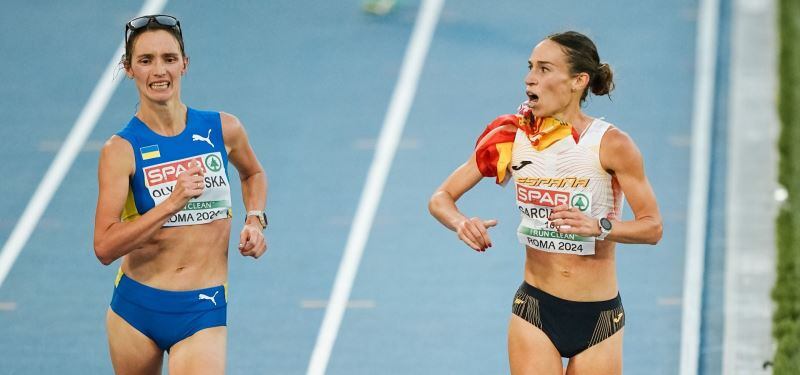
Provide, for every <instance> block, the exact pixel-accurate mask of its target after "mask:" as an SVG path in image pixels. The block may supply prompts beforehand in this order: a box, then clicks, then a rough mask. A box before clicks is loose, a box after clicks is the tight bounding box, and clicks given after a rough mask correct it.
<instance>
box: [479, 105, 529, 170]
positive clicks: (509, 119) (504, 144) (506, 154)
mask: <svg viewBox="0 0 800 375" xmlns="http://www.w3.org/2000/svg"><path fill="white" fill-rule="evenodd" d="M517 116H518V115H502V116H500V117H498V118H496V119H494V121H492V122H491V123H490V124H489V126H487V127H486V130H484V131H483V134H481V136H480V137H478V141H477V142H475V162H476V163H478V169H479V170H480V171H481V174H482V175H483V177H496V179H495V182H496V183H497V184H500V185H502V184H505V183H506V177H507V175H506V171H507V170H508V164H509V163H511V148H512V146H514V137H516V135H517V128H519V117H517Z"/></svg>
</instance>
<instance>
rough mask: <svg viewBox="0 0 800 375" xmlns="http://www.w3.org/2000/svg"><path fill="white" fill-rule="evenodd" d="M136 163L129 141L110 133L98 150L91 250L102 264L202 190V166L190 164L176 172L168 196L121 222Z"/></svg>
mask: <svg viewBox="0 0 800 375" xmlns="http://www.w3.org/2000/svg"><path fill="white" fill-rule="evenodd" d="M135 164H136V162H135V161H134V156H133V148H132V147H131V144H130V143H128V141H126V140H124V139H122V138H120V137H118V136H113V137H111V139H109V140H108V142H106V144H105V145H104V146H103V149H102V150H101V151H100V163H99V166H98V168H97V179H98V184H99V188H98V195H97V208H96V211H95V216H94V253H95V255H96V256H97V259H99V260H100V262H101V263H103V264H105V265H109V264H111V263H112V262H113V261H114V260H116V259H117V258H120V257H122V256H123V255H125V254H128V253H130V252H131V251H133V250H136V249H137V248H139V247H141V246H142V245H143V244H144V243H146V242H147V241H149V240H150V239H152V237H153V235H154V234H155V233H156V232H157V231H158V229H160V228H161V226H162V225H164V223H165V222H166V221H167V220H168V219H169V218H170V217H171V216H172V215H174V214H175V213H176V212H178V211H180V210H181V209H182V208H183V206H185V205H186V203H187V202H188V201H189V199H191V198H192V197H196V196H199V195H200V194H201V193H202V192H203V188H202V185H203V176H202V169H200V168H199V167H194V168H190V169H188V170H187V171H186V172H184V173H182V174H181V175H180V176H178V180H177V181H176V183H175V188H174V189H173V191H172V194H171V195H170V197H169V198H167V200H165V201H164V202H163V203H161V204H159V205H157V206H155V207H153V208H152V209H151V210H149V211H147V212H146V213H145V214H144V215H142V216H140V217H139V218H137V219H136V220H133V221H129V222H121V221H120V214H121V213H122V209H123V207H124V206H125V201H126V199H127V197H128V189H129V179H130V177H131V176H133V171H134V168H135ZM198 185H200V187H199V188H198V187H197V186H198Z"/></svg>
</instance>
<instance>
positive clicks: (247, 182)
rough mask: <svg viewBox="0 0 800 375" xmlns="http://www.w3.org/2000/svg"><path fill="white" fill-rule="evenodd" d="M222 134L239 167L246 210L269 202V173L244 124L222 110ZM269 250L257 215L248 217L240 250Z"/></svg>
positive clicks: (256, 253) (250, 253)
mask: <svg viewBox="0 0 800 375" xmlns="http://www.w3.org/2000/svg"><path fill="white" fill-rule="evenodd" d="M220 117H221V119H222V134H223V137H224V138H225V148H226V149H227V151H228V160H229V161H230V162H231V164H233V166H234V167H236V170H237V171H238V172H239V178H240V179H241V183H242V200H243V201H244V207H245V209H246V210H248V211H250V210H263V209H265V207H266V203H267V174H266V173H265V172H264V168H262V167H261V163H259V162H258V158H257V157H256V154H255V152H254V151H253V147H252V146H250V141H249V140H248V138H247V133H246V132H245V130H244V126H242V123H241V122H240V121H239V119H238V118H236V116H233V115H231V114H228V113H220ZM266 250H267V243H266V240H265V239H264V233H263V231H262V229H261V224H260V223H259V222H258V218H257V217H253V216H251V217H248V218H247V220H246V221H245V225H244V228H243V229H242V231H241V232H240V233H239V251H240V252H241V253H242V255H244V256H252V257H253V258H258V257H260V256H261V255H262V254H264V252H265V251H266Z"/></svg>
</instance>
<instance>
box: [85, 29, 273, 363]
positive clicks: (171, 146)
mask: <svg viewBox="0 0 800 375" xmlns="http://www.w3.org/2000/svg"><path fill="white" fill-rule="evenodd" d="M188 64H189V59H188V57H187V56H186V53H185V51H184V44H183V35H182V32H181V27H180V23H179V22H178V20H177V19H175V18H174V17H172V16H168V15H151V16H144V17H138V18H134V19H133V20H131V21H130V22H128V23H127V24H126V26H125V55H124V56H123V58H122V65H123V67H124V69H125V73H126V75H127V76H128V78H130V79H132V80H133V82H134V83H135V84H136V88H137V90H138V92H139V110H138V111H137V112H136V114H135V115H134V116H133V118H132V119H131V120H130V122H129V123H128V124H127V126H125V128H123V129H122V130H121V131H119V132H118V133H117V134H116V135H114V136H112V137H111V138H110V139H109V140H108V141H107V142H106V144H105V145H104V146H103V149H102V151H101V153H100V162H99V167H98V180H99V194H98V198H97V211H96V214H95V227H94V248H95V254H96V255H97V258H98V259H99V260H100V262H102V263H103V264H106V265H108V264H111V263H112V262H113V261H114V260H116V259H119V258H122V264H121V266H120V270H119V273H118V275H117V278H116V280H115V283H114V285H115V287H114V295H113V297H112V300H111V306H110V308H109V310H108V312H107V316H106V327H107V331H108V343H109V349H110V354H111V361H112V363H113V365H114V371H115V372H116V373H117V374H161V366H162V361H163V353H164V351H167V352H169V363H168V366H169V373H170V374H221V373H224V371H225V346H226V332H227V331H226V328H225V326H226V310H227V295H226V280H227V278H228V241H229V238H230V231H231V216H232V215H231V195H230V181H229V180H228V161H229V160H230V162H231V164H233V165H234V166H235V167H236V169H237V170H238V172H239V176H240V179H241V185H242V198H243V200H244V205H245V207H246V208H247V210H248V212H247V214H246V216H245V224H244V228H243V229H242V231H241V232H240V235H239V238H240V240H239V251H240V253H241V254H242V255H244V256H252V257H253V258H258V257H259V256H261V255H262V254H263V253H264V252H265V251H266V241H265V239H264V235H263V232H262V231H263V230H264V229H265V228H266V225H267V222H266V215H265V214H264V211H263V210H264V206H265V204H266V197H267V180H266V175H265V173H264V170H263V169H262V167H261V164H260V163H259V162H258V159H257V158H256V155H255V153H254V152H253V149H252V147H251V146H250V143H249V141H248V138H247V134H246V133H245V131H244V127H243V126H242V124H241V123H240V122H239V120H238V119H237V118H236V117H234V116H232V115H230V114H227V113H222V112H209V111H201V110H197V109H194V108H189V107H187V106H186V105H185V104H184V103H183V102H182V101H181V96H180V93H181V77H182V76H183V75H184V74H185V73H186V69H187V67H188Z"/></svg>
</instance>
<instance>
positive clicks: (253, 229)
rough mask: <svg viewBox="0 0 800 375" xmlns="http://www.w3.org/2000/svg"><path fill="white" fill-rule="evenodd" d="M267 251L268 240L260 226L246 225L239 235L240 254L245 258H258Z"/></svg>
mask: <svg viewBox="0 0 800 375" xmlns="http://www.w3.org/2000/svg"><path fill="white" fill-rule="evenodd" d="M265 251H267V240H266V239H265V238H264V232H263V231H262V229H261V225H259V224H245V225H244V228H243V229H242V232H241V233H239V252H240V253H242V255H244V256H246V257H247V256H249V257H253V258H258V257H260V256H261V255H262V254H264V252H265Z"/></svg>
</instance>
